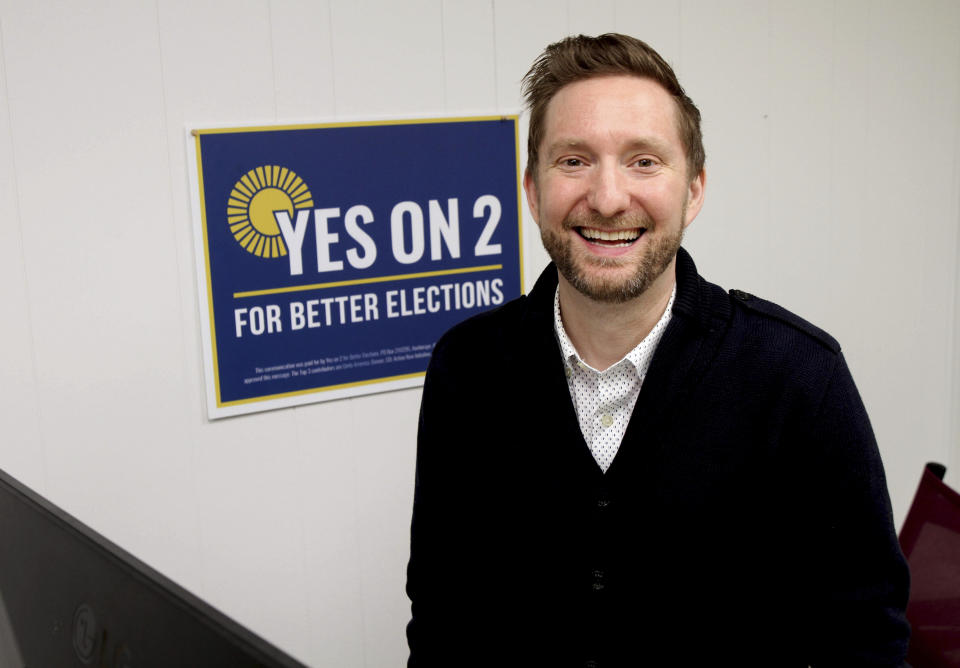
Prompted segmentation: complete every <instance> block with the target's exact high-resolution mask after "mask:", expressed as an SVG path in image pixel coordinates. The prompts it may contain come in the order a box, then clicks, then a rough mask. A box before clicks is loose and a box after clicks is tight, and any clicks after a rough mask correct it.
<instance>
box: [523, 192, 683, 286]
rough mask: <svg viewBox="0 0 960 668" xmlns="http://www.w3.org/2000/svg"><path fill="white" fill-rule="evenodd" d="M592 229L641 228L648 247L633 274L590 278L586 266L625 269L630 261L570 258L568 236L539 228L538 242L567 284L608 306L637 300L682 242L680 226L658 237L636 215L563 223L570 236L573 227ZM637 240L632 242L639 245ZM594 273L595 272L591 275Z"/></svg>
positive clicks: (649, 223)
mask: <svg viewBox="0 0 960 668" xmlns="http://www.w3.org/2000/svg"><path fill="white" fill-rule="evenodd" d="M685 215H686V206H684V207H683V211H682V212H681V214H680V216H681V221H682V220H683V219H684V217H685ZM577 227H592V228H597V229H605V230H623V229H632V228H638V227H639V228H643V229H644V230H645V231H644V232H643V234H642V235H641V237H643V236H647V235H650V239H647V241H646V243H647V244H648V247H647V250H646V252H645V253H644V254H643V255H642V256H641V257H640V258H639V260H637V261H636V266H635V267H634V270H633V274H632V275H630V276H627V277H625V278H615V277H605V276H603V275H602V274H601V275H591V272H590V271H589V268H590V267H596V268H597V269H600V270H601V271H602V270H603V269H606V268H611V269H616V268H619V267H627V266H628V265H629V264H630V263H632V262H634V260H633V259H628V258H619V257H591V256H586V257H581V258H579V259H578V258H576V257H574V252H573V244H572V243H571V241H570V239H569V237H568V236H561V235H560V234H557V233H556V232H554V231H553V230H550V229H547V228H546V227H545V226H542V227H541V228H540V239H541V241H543V247H544V248H546V250H547V253H548V254H549V255H550V259H551V260H553V262H554V264H556V265H557V269H558V270H559V272H560V275H561V276H563V277H564V278H565V279H566V280H567V282H568V283H570V285H572V286H573V287H574V288H575V289H576V290H577V291H578V292H579V293H581V294H582V295H584V296H586V297H589V298H590V299H593V300H595V301H598V302H605V303H609V304H622V303H624V302H627V301H630V300H631V299H635V298H636V297H639V296H640V295H642V294H643V293H644V292H646V291H647V288H649V287H650V285H651V284H652V283H653V282H654V281H655V280H656V279H658V278H660V276H661V275H662V274H663V272H664V271H666V269H667V267H669V266H670V263H671V262H672V261H673V258H675V257H676V255H677V250H679V248H680V242H681V241H683V225H682V224H681V225H680V226H679V229H678V230H677V232H676V233H675V234H665V235H661V236H658V237H655V236H653V235H652V234H651V233H652V231H653V228H654V224H653V221H652V220H650V218H649V217H647V216H645V215H643V214H640V213H637V214H626V215H623V216H617V217H615V218H606V217H604V216H600V215H599V214H596V213H594V214H592V215H590V216H571V217H569V218H567V219H566V220H564V221H563V229H564V230H566V231H569V232H572V233H573V234H577V232H575V231H574V228H577ZM639 241H640V238H638V239H637V240H636V241H634V243H639ZM593 273H594V274H597V273H599V272H593Z"/></svg>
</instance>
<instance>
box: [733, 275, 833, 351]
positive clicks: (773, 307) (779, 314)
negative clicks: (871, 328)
mask: <svg viewBox="0 0 960 668" xmlns="http://www.w3.org/2000/svg"><path fill="white" fill-rule="evenodd" d="M730 296H731V297H732V299H731V301H732V302H733V303H734V304H739V305H740V306H742V307H744V308H745V309H747V310H748V311H750V312H751V313H754V314H757V315H759V316H761V317H765V318H770V319H773V320H776V321H778V322H780V323H783V324H785V325H787V326H789V327H791V328H793V329H795V330H798V331H800V332H803V333H804V334H806V335H807V336H809V337H811V338H813V339H815V340H816V341H818V342H819V343H820V344H821V345H822V346H824V347H825V348H828V349H829V350H831V351H833V353H835V354H836V353H839V352H840V343H839V342H838V341H837V340H836V339H835V338H833V337H832V336H830V335H829V334H827V333H826V332H825V331H823V330H822V329H820V328H819V327H817V326H816V325H814V324H813V323H810V322H807V321H806V320H804V319H803V318H801V317H800V316H798V315H796V314H795V313H791V312H790V311H788V310H787V309H785V308H783V307H782V306H779V305H777V304H774V303H773V302H768V301H767V300H766V299H761V298H760V297H757V296H755V295H752V294H750V293H749V292H744V291H743V290H736V289H734V290H731V291H730Z"/></svg>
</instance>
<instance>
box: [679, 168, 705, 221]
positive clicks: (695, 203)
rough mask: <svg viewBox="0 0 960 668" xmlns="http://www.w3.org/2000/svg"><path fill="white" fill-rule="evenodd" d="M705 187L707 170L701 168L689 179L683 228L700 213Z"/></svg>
mask: <svg viewBox="0 0 960 668" xmlns="http://www.w3.org/2000/svg"><path fill="white" fill-rule="evenodd" d="M706 187H707V170H706V169H701V170H700V173H699V174H697V175H696V176H695V177H694V178H693V180H692V181H690V185H689V186H688V189H687V213H686V216H685V219H684V221H683V226H684V228H686V227H687V225H689V224H690V223H692V222H693V219H694V218H696V217H697V214H698V213H700V209H702V208H703V191H704V190H705V189H706Z"/></svg>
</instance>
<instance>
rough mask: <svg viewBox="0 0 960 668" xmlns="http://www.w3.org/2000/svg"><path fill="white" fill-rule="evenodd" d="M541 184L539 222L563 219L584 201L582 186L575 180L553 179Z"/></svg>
mask: <svg viewBox="0 0 960 668" xmlns="http://www.w3.org/2000/svg"><path fill="white" fill-rule="evenodd" d="M542 186H543V187H542V190H541V191H540V202H539V208H540V222H541V224H542V223H545V222H546V223H553V222H556V221H561V220H563V219H564V218H566V217H567V216H569V215H570V212H571V211H573V210H574V209H575V208H576V207H577V205H578V204H581V203H584V201H585V197H584V196H583V193H582V192H581V190H582V188H581V187H580V184H578V183H576V182H571V181H569V180H568V181H562V180H553V181H552V182H545V183H543V184H542Z"/></svg>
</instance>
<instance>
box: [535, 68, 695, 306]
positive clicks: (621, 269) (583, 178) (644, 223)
mask: <svg viewBox="0 0 960 668" xmlns="http://www.w3.org/2000/svg"><path fill="white" fill-rule="evenodd" d="M676 113H677V111H676V103H675V102H674V101H673V98H671V97H670V95H669V93H667V91H666V90H664V88H663V87H662V86H660V84H658V83H655V82H654V81H652V80H650V79H642V78H639V77H634V76H620V75H616V76H601V77H593V78H591V79H585V80H583V81H577V82H575V83H572V84H569V85H567V86H564V87H563V88H561V89H560V90H559V91H558V92H557V94H556V95H555V96H554V97H553V99H552V100H551V101H550V103H549V104H548V105H547V110H546V114H545V117H544V133H543V141H542V143H541V145H540V160H539V164H538V165H537V166H536V168H535V169H536V170H537V171H536V179H534V178H532V177H531V174H530V173H528V174H527V175H526V176H525V177H524V181H523V185H524V188H525V189H526V192H527V199H528V201H529V203H530V208H531V210H532V212H533V217H534V219H535V220H536V221H537V225H538V226H539V227H540V236H541V238H542V239H543V245H544V247H545V248H546V249H547V252H548V253H549V254H550V257H551V258H552V259H553V261H554V262H555V263H556V265H557V268H558V269H559V270H560V276H561V280H565V281H566V282H568V283H569V284H570V285H572V286H573V287H574V288H576V289H577V290H578V291H579V292H581V293H582V294H584V295H586V296H587V297H589V298H591V299H594V300H597V301H602V302H624V301H627V300H630V299H633V298H634V297H638V296H639V295H641V294H643V293H644V292H645V291H646V290H647V288H648V287H650V285H651V284H652V283H653V282H654V281H656V280H657V279H658V278H660V277H661V276H666V274H665V273H664V272H665V271H666V270H667V269H670V272H671V273H670V279H669V280H670V283H671V285H672V281H673V278H672V272H673V262H674V258H675V257H676V253H677V249H678V248H679V246H680V240H681V238H682V236H683V230H684V229H685V228H686V227H687V225H689V224H690V223H691V222H692V221H693V219H694V218H695V217H696V215H697V213H699V211H700V207H701V206H702V204H703V187H704V179H705V176H704V173H703V172H701V173H700V174H697V175H695V176H693V177H690V176H688V175H687V163H686V152H685V151H684V148H683V144H682V143H681V141H680V134H679V132H678V130H677V121H676Z"/></svg>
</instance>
